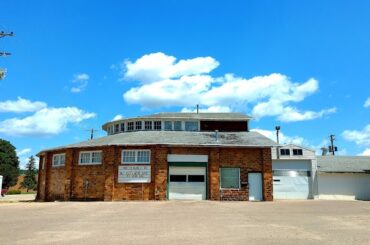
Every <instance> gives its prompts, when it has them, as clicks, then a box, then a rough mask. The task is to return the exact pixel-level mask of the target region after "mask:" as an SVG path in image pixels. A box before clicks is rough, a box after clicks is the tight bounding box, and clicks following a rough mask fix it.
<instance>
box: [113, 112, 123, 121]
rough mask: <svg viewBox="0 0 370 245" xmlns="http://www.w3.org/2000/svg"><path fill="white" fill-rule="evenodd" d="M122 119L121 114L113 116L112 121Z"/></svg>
mask: <svg viewBox="0 0 370 245" xmlns="http://www.w3.org/2000/svg"><path fill="white" fill-rule="evenodd" d="M120 119H123V116H122V115H121V114H118V115H115V116H114V117H113V119H112V121H116V120H120Z"/></svg>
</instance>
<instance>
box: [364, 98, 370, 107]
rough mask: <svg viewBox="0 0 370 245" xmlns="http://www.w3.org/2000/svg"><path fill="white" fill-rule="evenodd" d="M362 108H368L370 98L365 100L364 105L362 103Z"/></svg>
mask: <svg viewBox="0 0 370 245" xmlns="http://www.w3.org/2000/svg"><path fill="white" fill-rule="evenodd" d="M364 107H365V108H366V107H370V97H369V98H367V100H366V101H365V103H364Z"/></svg>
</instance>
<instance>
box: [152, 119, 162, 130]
mask: <svg viewBox="0 0 370 245" xmlns="http://www.w3.org/2000/svg"><path fill="white" fill-rule="evenodd" d="M154 130H162V122H161V121H154Z"/></svg>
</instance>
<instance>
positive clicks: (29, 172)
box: [22, 156, 37, 192]
mask: <svg viewBox="0 0 370 245" xmlns="http://www.w3.org/2000/svg"><path fill="white" fill-rule="evenodd" d="M36 173H37V170H36V165H35V158H34V157H33V156H31V157H30V159H29V160H28V163H27V165H26V173H25V175H24V180H23V182H22V187H24V188H27V192H28V190H30V189H32V190H33V189H35V188H36V186H37V180H36Z"/></svg>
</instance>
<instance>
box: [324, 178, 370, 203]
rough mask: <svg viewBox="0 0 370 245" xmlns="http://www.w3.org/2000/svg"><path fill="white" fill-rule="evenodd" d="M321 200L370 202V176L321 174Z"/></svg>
mask: <svg viewBox="0 0 370 245" xmlns="http://www.w3.org/2000/svg"><path fill="white" fill-rule="evenodd" d="M318 187H319V188H318V189H319V198H320V199H328V200H330V199H336V200H370V175H369V174H362V173H354V174H350V173H343V174H342V173H326V174H325V173H320V174H319V175H318Z"/></svg>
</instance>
